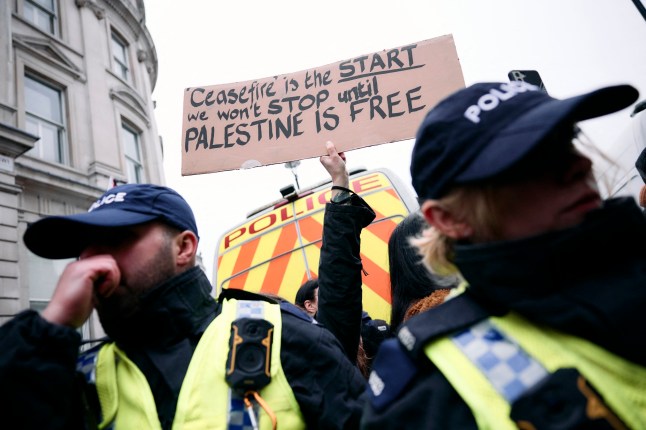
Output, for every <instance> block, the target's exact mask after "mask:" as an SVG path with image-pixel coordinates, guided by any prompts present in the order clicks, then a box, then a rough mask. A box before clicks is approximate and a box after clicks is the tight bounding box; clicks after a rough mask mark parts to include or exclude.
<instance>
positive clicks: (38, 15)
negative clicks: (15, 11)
mask: <svg viewBox="0 0 646 430" xmlns="http://www.w3.org/2000/svg"><path fill="white" fill-rule="evenodd" d="M23 11H24V14H25V19H27V21H29V22H31V23H32V24H34V25H35V26H36V27H38V28H40V29H41V30H43V31H45V32H47V33H49V34H56V20H57V17H56V0H25V3H24V5H23Z"/></svg>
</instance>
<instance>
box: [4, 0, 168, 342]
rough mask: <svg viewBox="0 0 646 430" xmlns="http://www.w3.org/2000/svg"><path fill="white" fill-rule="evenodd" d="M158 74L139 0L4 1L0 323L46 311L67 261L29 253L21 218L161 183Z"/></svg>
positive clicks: (83, 206)
mask: <svg viewBox="0 0 646 430" xmlns="http://www.w3.org/2000/svg"><path fill="white" fill-rule="evenodd" d="M156 79H157V54H156V51H155V46H154V44H153V41H152V38H151V36H150V34H149V32H148V30H147V29H146V26H145V10H144V5H143V0H0V324H1V323H3V322H5V321H7V320H8V319H9V318H11V317H12V316H13V315H15V314H16V313H18V312H20V311H21V310H23V309H28V308H32V309H42V308H43V307H44V306H45V305H46V303H47V301H48V300H49V298H50V297H51V294H52V292H53V289H54V287H55V285H56V280H57V278H58V275H59V274H60V273H61V271H62V269H63V267H64V266H65V264H67V262H68V261H66V260H45V259H41V258H39V257H37V256H35V255H34V254H32V253H30V252H29V251H28V250H27V249H26V248H25V247H24V245H23V243H22V236H23V234H24V232H25V229H26V228H27V225H28V224H29V223H31V222H34V221H36V220H38V219H39V218H41V217H43V216H46V215H58V214H72V213H77V212H80V211H85V210H87V208H88V207H89V206H90V204H91V203H92V202H93V201H95V200H96V198H97V197H98V196H99V195H101V194H102V193H103V192H104V191H105V190H106V189H107V188H109V187H110V186H111V185H112V184H114V183H125V182H129V183H133V182H151V183H157V184H163V183H164V175H163V167H162V156H163V151H162V142H161V139H160V137H159V135H158V132H157V126H156V124H155V119H154V102H153V100H152V97H151V94H152V91H153V89H154V87H155V82H156ZM94 326H96V324H88V325H87V327H85V328H84V330H85V331H86V332H85V333H84V335H85V336H87V337H94V334H96V333H93V331H94V330H95V329H94V328H93V327H94Z"/></svg>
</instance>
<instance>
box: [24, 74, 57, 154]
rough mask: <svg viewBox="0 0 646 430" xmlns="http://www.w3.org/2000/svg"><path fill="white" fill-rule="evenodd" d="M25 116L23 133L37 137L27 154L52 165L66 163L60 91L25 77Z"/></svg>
mask: <svg viewBox="0 0 646 430" xmlns="http://www.w3.org/2000/svg"><path fill="white" fill-rule="evenodd" d="M25 114H26V126H27V131H28V132H29V133H32V134H34V135H36V136H39V137H40V139H39V140H38V141H37V142H36V144H35V145H34V147H33V148H32V149H31V150H29V152H28V154H29V155H32V156H34V157H39V158H42V159H44V160H47V161H53V162H55V163H62V164H64V163H66V162H67V152H66V144H65V119H64V118H65V115H64V114H63V93H62V91H61V90H59V89H57V88H54V87H53V86H51V85H48V84H45V83H44V82H41V81H39V80H36V79H34V78H32V77H30V76H25Z"/></svg>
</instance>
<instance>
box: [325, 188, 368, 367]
mask: <svg viewBox="0 0 646 430" xmlns="http://www.w3.org/2000/svg"><path fill="white" fill-rule="evenodd" d="M351 202H352V204H351V205H338V204H333V203H328V204H327V206H326V207H325V218H324V220H323V244H322V246H321V257H320V261H319V298H318V301H319V303H318V313H317V315H316V319H317V321H318V322H319V323H321V324H322V325H323V326H324V327H326V328H327V329H328V330H330V332H332V334H333V335H334V336H336V338H337V339H338V340H339V342H341V345H342V346H343V350H344V351H345V354H346V356H347V357H348V358H349V359H350V361H351V362H352V363H356V361H357V351H358V349H359V336H360V334H361V314H362V311H363V306H362V293H361V270H362V265H361V256H360V251H361V249H360V245H361V239H360V236H361V230H362V229H363V228H364V227H367V226H368V225H369V224H370V223H371V222H372V220H374V219H375V213H374V211H373V210H372V208H371V207H370V206H369V205H368V204H367V203H366V202H365V201H364V200H363V199H361V198H360V197H359V196H357V195H353V196H352V200H351Z"/></svg>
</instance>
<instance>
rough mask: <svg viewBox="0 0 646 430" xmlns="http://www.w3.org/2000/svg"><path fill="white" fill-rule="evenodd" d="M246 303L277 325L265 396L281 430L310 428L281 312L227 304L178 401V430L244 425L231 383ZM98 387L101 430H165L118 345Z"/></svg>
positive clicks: (108, 349)
mask: <svg viewBox="0 0 646 430" xmlns="http://www.w3.org/2000/svg"><path fill="white" fill-rule="evenodd" d="M243 303H254V304H261V305H260V306H261V308H262V317H261V318H263V319H265V320H267V321H269V322H271V323H272V324H273V325H274V334H273V343H272V348H271V382H270V383H269V384H268V385H267V386H265V387H264V388H262V389H261V390H260V391H259V394H260V396H261V397H262V399H263V400H264V401H265V403H266V404H267V405H269V407H270V408H271V410H272V411H273V414H274V415H275V417H276V420H277V424H278V428H279V429H281V428H283V429H304V428H305V423H304V420H303V416H302V414H301V412H300V408H299V406H298V403H297V402H296V398H295V397H294V393H293V392H292V389H291V387H290V386H289V384H288V382H287V378H286V377H285V374H284V372H283V369H282V366H281V363H280V349H281V332H282V319H281V313H280V307H279V305H276V304H270V303H266V302H262V301H258V302H255V301H254V302H248V301H238V300H235V299H229V300H225V301H224V302H223V306H222V313H221V314H220V315H219V316H218V317H217V318H215V320H214V321H213V322H212V323H211V325H210V326H209V327H208V328H207V330H206V331H205V332H204V335H203V336H202V338H201V339H200V342H199V343H198V345H197V347H196V349H195V352H194V354H193V357H192V358H191V362H190V364H189V366H188V370H187V372H186V375H185V377H184V381H183V383H182V387H181V389H180V393H179V398H178V401H177V409H176V412H175V419H174V422H173V429H196V430H197V429H200V430H202V429H226V428H228V425H229V421H230V420H236V419H241V418H242V416H237V417H236V416H234V415H235V414H244V413H246V412H245V411H244V410H241V411H234V410H232V408H231V404H232V398H235V395H234V393H233V392H232V390H231V389H230V387H229V386H228V384H227V382H226V380H225V372H226V362H227V355H228V352H229V336H230V333H231V323H232V322H233V321H234V320H235V319H237V318H238V317H239V316H240V314H239V308H240V305H241V304H243ZM95 372H96V373H95V383H96V388H97V394H98V397H99V403H100V405H101V413H102V417H101V423H100V424H99V428H101V429H104V428H110V429H117V430H119V429H128V430H132V429H135V430H148V429H161V425H160V422H159V418H158V415H157V409H156V407H155V400H154V397H153V394H152V391H151V389H150V386H149V385H148V382H147V380H146V377H145V376H144V374H143V373H142V372H141V371H140V370H139V369H138V368H137V366H136V365H135V364H134V363H133V362H132V361H131V360H130V359H129V358H128V356H127V355H126V354H125V353H124V352H123V351H122V350H121V349H119V347H117V346H116V344H114V343H108V344H106V345H104V346H103V347H102V348H101V349H100V350H99V352H98V357H97V360H96V368H95ZM256 409H257V414H256V416H257V418H258V425H259V428H260V429H271V427H272V422H271V419H270V418H269V416H268V414H267V413H266V412H264V411H263V410H262V408H256Z"/></svg>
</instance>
